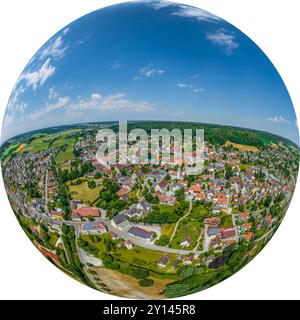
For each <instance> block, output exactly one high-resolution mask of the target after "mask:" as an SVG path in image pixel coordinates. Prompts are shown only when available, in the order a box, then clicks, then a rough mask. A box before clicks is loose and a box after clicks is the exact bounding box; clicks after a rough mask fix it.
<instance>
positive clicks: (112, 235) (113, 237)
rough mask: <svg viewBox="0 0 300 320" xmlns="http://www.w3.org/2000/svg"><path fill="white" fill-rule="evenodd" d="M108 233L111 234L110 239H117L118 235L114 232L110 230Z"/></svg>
mask: <svg viewBox="0 0 300 320" xmlns="http://www.w3.org/2000/svg"><path fill="white" fill-rule="evenodd" d="M109 234H110V235H111V238H112V240H117V239H119V236H118V235H117V234H116V233H114V232H113V231H110V232H109Z"/></svg>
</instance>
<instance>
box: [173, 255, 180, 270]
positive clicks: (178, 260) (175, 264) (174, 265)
mask: <svg viewBox="0 0 300 320" xmlns="http://www.w3.org/2000/svg"><path fill="white" fill-rule="evenodd" d="M179 263H180V258H177V259H176V260H175V261H174V262H173V263H172V265H171V269H176V268H177V267H178V265H179Z"/></svg>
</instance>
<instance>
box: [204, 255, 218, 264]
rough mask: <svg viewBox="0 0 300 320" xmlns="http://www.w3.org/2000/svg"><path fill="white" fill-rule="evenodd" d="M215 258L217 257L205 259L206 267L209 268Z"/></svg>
mask: <svg viewBox="0 0 300 320" xmlns="http://www.w3.org/2000/svg"><path fill="white" fill-rule="evenodd" d="M214 258H215V257H214V256H213V255H212V256H208V257H206V258H205V259H204V261H203V262H204V264H205V265H207V266H208V265H209V264H210V263H211V262H213V260H214Z"/></svg>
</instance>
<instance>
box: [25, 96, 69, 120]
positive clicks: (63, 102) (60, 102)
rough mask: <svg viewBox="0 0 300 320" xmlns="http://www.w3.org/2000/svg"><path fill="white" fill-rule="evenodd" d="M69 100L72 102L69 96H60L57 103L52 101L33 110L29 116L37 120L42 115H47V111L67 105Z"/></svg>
mask: <svg viewBox="0 0 300 320" xmlns="http://www.w3.org/2000/svg"><path fill="white" fill-rule="evenodd" d="M69 102H70V98H69V97H59V98H58V99H57V101H56V102H55V103H51V104H49V103H48V104H46V106H45V107H44V108H42V109H40V110H36V111H34V112H32V113H31V114H30V115H29V118H30V119H31V120H36V119H38V118H40V117H41V116H43V115H45V114H46V113H49V112H51V111H54V110H57V109H61V108H64V107H66V106H67V104H68V103H69Z"/></svg>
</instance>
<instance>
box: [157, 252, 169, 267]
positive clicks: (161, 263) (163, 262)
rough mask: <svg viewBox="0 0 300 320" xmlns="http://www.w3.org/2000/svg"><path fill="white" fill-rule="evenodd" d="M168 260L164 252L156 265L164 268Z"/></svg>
mask: <svg viewBox="0 0 300 320" xmlns="http://www.w3.org/2000/svg"><path fill="white" fill-rule="evenodd" d="M169 261H170V257H169V256H168V255H166V254H164V255H162V256H161V257H160V258H159V260H158V261H157V263H156V265H157V266H158V267H160V268H165V267H166V266H167V264H168V263H169Z"/></svg>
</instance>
